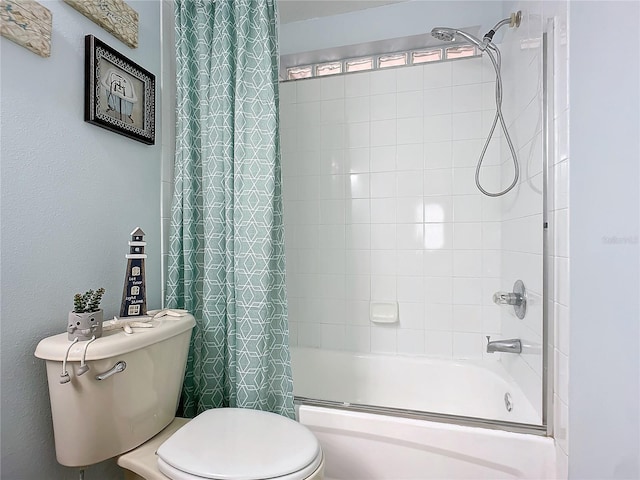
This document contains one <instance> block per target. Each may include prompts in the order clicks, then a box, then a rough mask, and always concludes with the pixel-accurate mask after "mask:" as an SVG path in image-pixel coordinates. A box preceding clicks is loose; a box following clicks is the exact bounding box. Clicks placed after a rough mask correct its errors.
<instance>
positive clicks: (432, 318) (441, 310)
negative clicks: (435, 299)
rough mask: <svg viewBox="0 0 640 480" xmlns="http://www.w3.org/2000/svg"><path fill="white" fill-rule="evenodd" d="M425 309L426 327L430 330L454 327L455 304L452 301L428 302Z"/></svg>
mask: <svg viewBox="0 0 640 480" xmlns="http://www.w3.org/2000/svg"><path fill="white" fill-rule="evenodd" d="M424 310H425V328H426V329H428V330H447V331H451V330H452V329H453V306H452V305H451V304H450V303H448V304H447V303H427V304H425V307H424Z"/></svg>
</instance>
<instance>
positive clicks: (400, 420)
mask: <svg viewBox="0 0 640 480" xmlns="http://www.w3.org/2000/svg"><path fill="white" fill-rule="evenodd" d="M291 356H292V366H293V377H294V393H295V395H296V397H297V399H298V402H297V405H296V411H297V415H298V419H299V420H300V422H301V423H302V424H304V425H306V426H307V427H309V428H310V429H311V430H312V431H313V432H314V434H315V435H316V436H317V437H318V439H319V441H320V443H321V445H322V448H323V450H324V453H325V459H326V480H401V479H414V480H427V479H447V480H450V479H509V478H518V479H547V478H555V477H554V472H555V448H554V445H553V439H552V438H548V437H544V436H540V435H531V434H524V433H513V432H507V431H502V430H495V429H489V428H478V427H475V426H464V425H457V424H455V421H454V422H453V423H446V422H447V421H449V422H450V421H451V419H450V418H448V417H447V418H446V419H445V417H443V416H442V415H445V414H446V415H457V416H462V417H466V419H467V420H468V419H469V417H476V418H484V419H492V420H500V421H503V422H509V423H511V424H515V423H525V424H526V423H530V424H537V423H539V415H538V413H537V412H536V410H535V408H534V407H533V406H532V405H531V404H530V403H529V402H528V401H527V399H526V397H525V396H524V394H523V393H522V392H521V391H519V390H518V389H517V387H516V386H515V385H514V384H513V382H511V381H510V379H509V377H508V375H506V372H505V371H504V370H503V369H502V367H501V365H500V363H499V362H482V361H480V362H455V361H446V360H437V359H435V360H434V359H428V358H423V357H408V356H391V355H377V354H376V355H371V354H355V353H350V352H336V351H327V350H319V349H308V348H295V347H294V348H292V349H291ZM505 393H509V396H510V400H511V405H512V409H511V411H507V409H506V407H505V401H504V396H505ZM300 399H301V400H300ZM307 399H314V400H322V401H328V402H334V404H333V406H334V407H338V408H326V407H323V406H317V405H308V404H307ZM362 405H372V406H377V407H385V408H393V409H398V410H402V411H398V412H391V411H388V412H386V413H387V414H384V413H385V411H384V410H383V409H379V410H378V411H377V413H369V412H367V411H362V409H364V410H366V408H363V407H362ZM354 406H355V407H356V408H360V409H361V411H357V410H355V411H354V410H352V409H348V410H345V409H342V408H351V407H354ZM416 412H431V413H434V414H435V415H434V416H433V417H434V418H438V415H440V420H441V421H430V420H428V419H424V418H419V417H420V416H419V415H416V417H418V418H406V417H407V416H409V417H410V416H411V415H412V414H415V413H416ZM381 413H382V414H381ZM391 413H394V415H391ZM395 413H399V414H400V416H396V415H395ZM403 415H404V416H403ZM442 420H446V421H442ZM471 423H473V422H471ZM479 423H481V422H479Z"/></svg>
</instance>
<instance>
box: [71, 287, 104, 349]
mask: <svg viewBox="0 0 640 480" xmlns="http://www.w3.org/2000/svg"><path fill="white" fill-rule="evenodd" d="M102 295H104V288H99V289H97V290H96V291H95V292H94V291H93V290H89V291H88V292H85V293H84V294H81V293H76V294H75V295H74V297H73V311H72V312H69V322H68V323H67V334H68V338H69V340H73V339H74V338H77V339H78V340H91V337H93V336H95V337H96V338H99V337H101V336H102V313H103V312H102V309H101V308H100V300H102Z"/></svg>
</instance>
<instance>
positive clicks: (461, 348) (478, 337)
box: [453, 332, 484, 359]
mask: <svg viewBox="0 0 640 480" xmlns="http://www.w3.org/2000/svg"><path fill="white" fill-rule="evenodd" d="M483 347H484V345H483V337H482V334H480V333H458V332H453V357H454V358H464V359H467V358H468V359H481V358H482V352H483Z"/></svg>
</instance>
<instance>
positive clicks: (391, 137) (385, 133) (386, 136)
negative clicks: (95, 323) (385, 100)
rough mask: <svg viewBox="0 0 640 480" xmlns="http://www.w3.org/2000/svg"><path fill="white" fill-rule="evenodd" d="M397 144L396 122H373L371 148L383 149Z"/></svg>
mask: <svg viewBox="0 0 640 480" xmlns="http://www.w3.org/2000/svg"><path fill="white" fill-rule="evenodd" d="M395 144H396V120H395V119H394V120H378V121H375V122H374V121H372V122H371V146H372V147H381V146H385V145H395Z"/></svg>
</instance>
